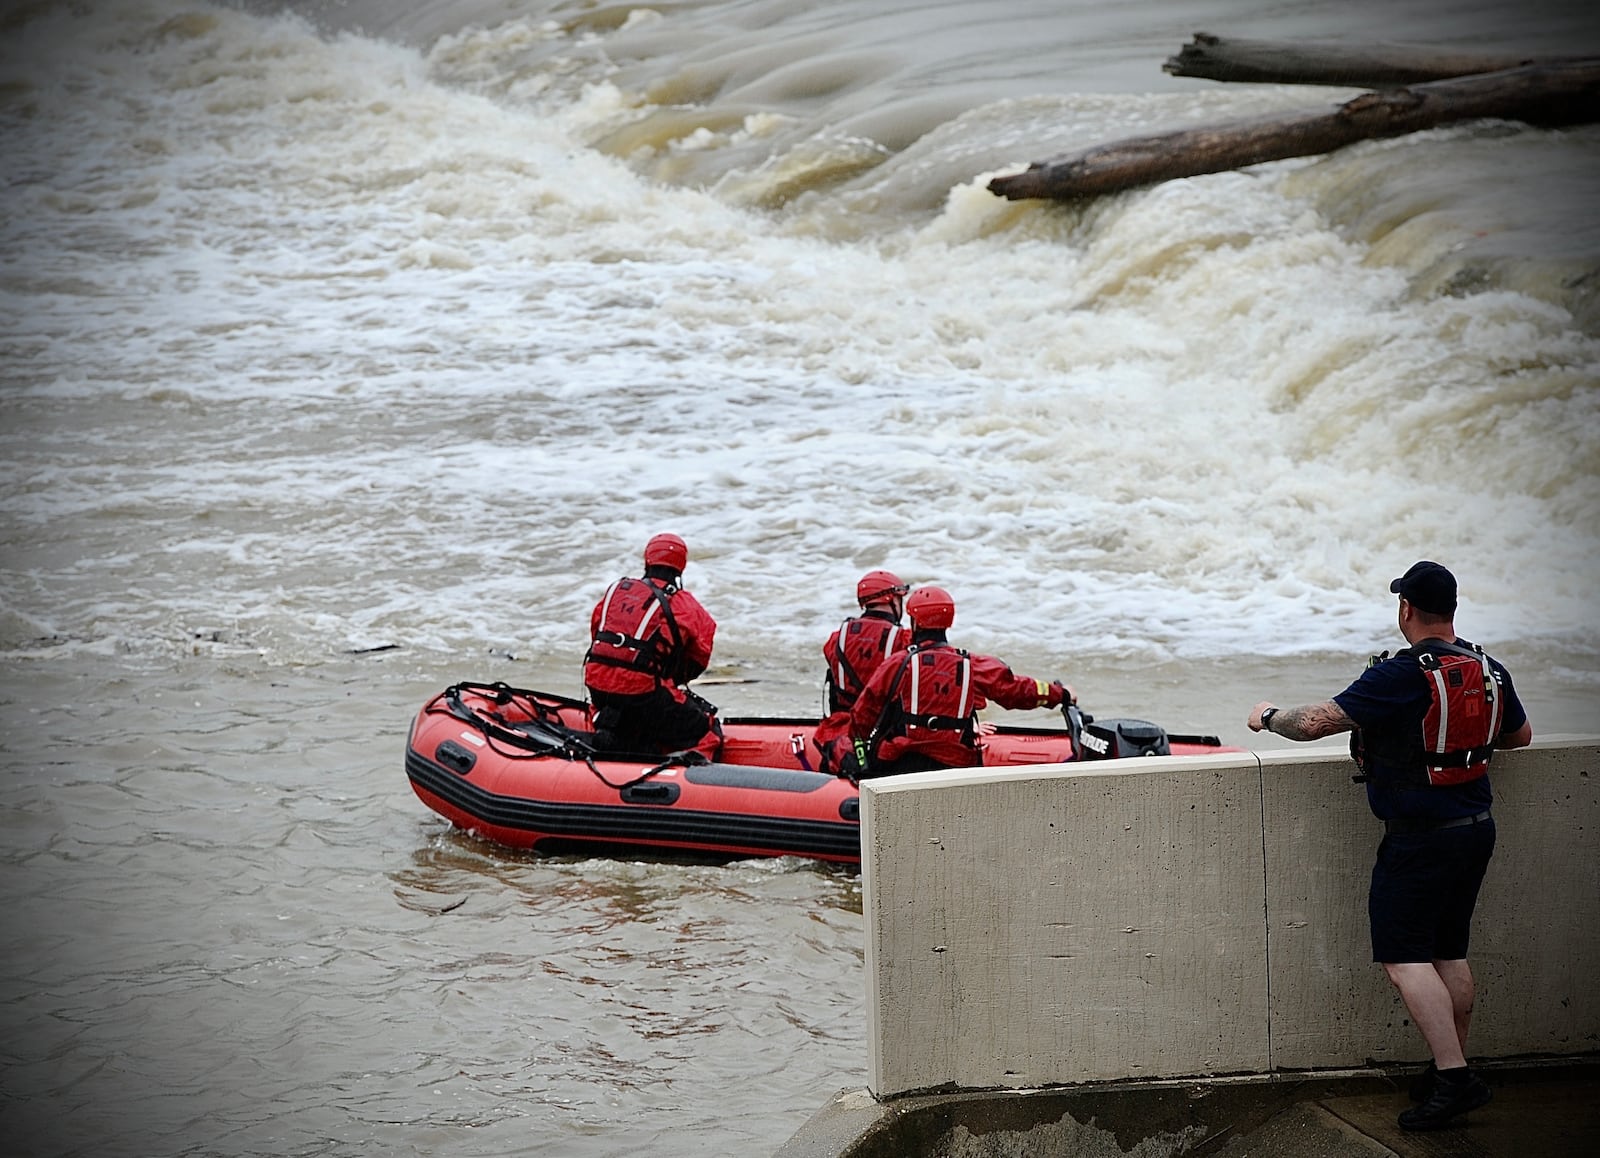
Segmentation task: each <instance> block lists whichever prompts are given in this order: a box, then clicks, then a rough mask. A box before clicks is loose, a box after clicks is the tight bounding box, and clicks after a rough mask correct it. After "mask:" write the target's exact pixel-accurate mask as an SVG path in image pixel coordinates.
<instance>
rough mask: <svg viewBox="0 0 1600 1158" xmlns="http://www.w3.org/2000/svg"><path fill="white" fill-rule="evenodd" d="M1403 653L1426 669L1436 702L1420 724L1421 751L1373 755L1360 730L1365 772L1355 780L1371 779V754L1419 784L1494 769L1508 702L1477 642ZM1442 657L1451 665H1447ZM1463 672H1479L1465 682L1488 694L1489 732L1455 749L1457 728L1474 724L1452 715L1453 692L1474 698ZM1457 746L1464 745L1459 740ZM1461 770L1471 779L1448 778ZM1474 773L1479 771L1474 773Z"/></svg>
mask: <svg viewBox="0 0 1600 1158" xmlns="http://www.w3.org/2000/svg"><path fill="white" fill-rule="evenodd" d="M1401 654H1402V655H1404V654H1410V655H1411V656H1412V657H1413V658H1415V659H1416V661H1417V665H1418V667H1419V668H1420V669H1421V671H1422V678H1423V679H1424V680H1425V681H1426V682H1427V684H1428V693H1429V699H1430V701H1431V702H1430V704H1429V706H1428V710H1427V712H1426V714H1425V715H1424V717H1423V720H1422V721H1421V723H1420V725H1419V731H1420V734H1419V736H1418V740H1417V741H1414V743H1417V747H1415V748H1413V749H1411V751H1410V752H1409V753H1407V752H1398V751H1390V750H1389V749H1388V747H1380V748H1378V749H1377V750H1376V751H1369V750H1368V748H1367V744H1366V742H1365V737H1364V736H1363V735H1362V734H1361V732H1360V730H1359V729H1358V730H1357V731H1356V732H1355V733H1354V734H1353V735H1352V736H1351V742H1350V751H1351V755H1353V756H1354V757H1355V760H1356V764H1357V765H1358V766H1359V767H1360V769H1361V772H1362V774H1361V775H1359V776H1356V777H1353V779H1354V780H1356V781H1357V782H1358V783H1361V782H1364V781H1366V780H1368V779H1370V777H1369V776H1368V775H1367V763H1368V757H1369V756H1376V757H1377V759H1378V760H1379V761H1380V763H1383V764H1385V765H1388V764H1394V765H1396V766H1398V767H1399V768H1400V769H1401V770H1402V774H1403V775H1404V777H1405V778H1406V779H1407V780H1415V781H1416V782H1419V783H1421V784H1426V785H1435V784H1447V785H1448V784H1461V783H1465V782H1467V781H1469V780H1475V779H1477V778H1478V777H1479V776H1482V775H1483V774H1484V773H1485V772H1487V771H1488V765H1489V761H1490V759H1491V758H1492V757H1493V755H1494V742H1495V739H1496V738H1497V737H1498V736H1499V735H1500V725H1501V721H1502V720H1503V719H1504V716H1505V702H1504V698H1503V697H1502V696H1501V695H1500V685H1499V680H1498V679H1496V677H1495V673H1494V667H1493V665H1492V664H1490V662H1489V657H1488V656H1487V655H1486V654H1485V653H1484V650H1483V649H1482V648H1481V647H1478V646H1477V645H1476V644H1472V645H1469V646H1467V647H1461V646H1459V645H1457V644H1454V643H1450V642H1448V641H1446V640H1442V639H1426V640H1422V641H1420V642H1418V643H1417V645H1416V646H1414V647H1412V648H1410V649H1409V652H1408V653H1407V652H1402V653H1401ZM1441 655H1443V656H1445V657H1447V658H1448V659H1450V660H1451V662H1442V661H1441V659H1440V656H1441ZM1384 658H1386V656H1374V657H1373V660H1372V663H1374V664H1376V663H1381V662H1382V661H1383V659H1384ZM1396 658H1398V656H1397V657H1396ZM1462 659H1466V660H1469V661H1471V662H1470V663H1462V662H1460V660H1462ZM1369 666H1371V665H1370V664H1369ZM1463 668H1471V669H1472V670H1473V676H1472V677H1465V678H1470V679H1471V680H1472V683H1473V685H1475V688H1474V690H1477V691H1481V693H1482V695H1483V710H1482V712H1481V715H1482V716H1483V717H1484V719H1483V731H1482V735H1481V736H1478V735H1474V736H1472V737H1471V738H1470V741H1469V743H1468V744H1467V746H1466V747H1458V748H1452V747H1450V742H1451V730H1452V727H1453V726H1454V727H1455V728H1456V729H1457V730H1458V731H1459V730H1461V729H1463V728H1466V727H1469V726H1470V724H1471V718H1470V716H1469V717H1468V718H1467V719H1465V720H1461V721H1457V720H1455V719H1454V718H1453V717H1452V715H1451V690H1452V688H1454V689H1456V690H1457V695H1458V696H1461V695H1470V694H1471V693H1464V692H1463V691H1462V689H1463V687H1464V678H1463V671H1462V669H1463ZM1473 714H1480V713H1476V712H1474V713H1473ZM1456 742H1457V743H1460V742H1461V740H1460V738H1459V737H1458V738H1457V741H1456ZM1456 769H1462V770H1466V771H1468V773H1469V774H1468V775H1466V776H1458V775H1449V774H1448V773H1449V772H1450V771H1452V770H1456ZM1473 769H1478V771H1476V772H1473V771H1472V770H1473ZM1436 774H1439V775H1436Z"/></svg>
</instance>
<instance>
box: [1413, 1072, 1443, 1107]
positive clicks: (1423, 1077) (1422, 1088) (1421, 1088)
mask: <svg viewBox="0 0 1600 1158" xmlns="http://www.w3.org/2000/svg"><path fill="white" fill-rule="evenodd" d="M1438 1078H1439V1067H1438V1066H1436V1065H1434V1064H1433V1062H1429V1063H1428V1068H1427V1069H1425V1070H1423V1071H1422V1072H1421V1073H1420V1074H1418V1075H1417V1076H1416V1077H1414V1078H1412V1079H1411V1088H1410V1090H1408V1091H1407V1092H1408V1093H1409V1094H1410V1095H1411V1100H1412V1101H1413V1102H1426V1101H1427V1100H1428V1095H1429V1094H1431V1093H1433V1086H1434V1083H1435V1082H1436V1081H1437V1080H1438Z"/></svg>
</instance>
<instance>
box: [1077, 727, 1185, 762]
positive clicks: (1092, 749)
mask: <svg viewBox="0 0 1600 1158" xmlns="http://www.w3.org/2000/svg"><path fill="white" fill-rule="evenodd" d="M1077 741H1078V759H1080V760H1116V759H1121V758H1123V757H1125V756H1170V755H1172V747H1171V745H1170V744H1168V743H1167V733H1166V731H1165V730H1164V729H1162V728H1161V727H1159V726H1157V725H1155V724H1152V723H1150V722H1149V721H1148V720H1096V719H1095V718H1094V717H1093V716H1085V717H1084V718H1083V730H1082V731H1081V732H1080V733H1079V734H1078V736H1077Z"/></svg>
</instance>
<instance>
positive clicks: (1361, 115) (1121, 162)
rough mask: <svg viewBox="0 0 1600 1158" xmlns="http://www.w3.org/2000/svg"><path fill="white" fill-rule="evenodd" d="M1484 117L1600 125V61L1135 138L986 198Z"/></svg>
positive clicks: (1127, 181)
mask: <svg viewBox="0 0 1600 1158" xmlns="http://www.w3.org/2000/svg"><path fill="white" fill-rule="evenodd" d="M1484 117H1494V118H1501V119H1505V120H1517V121H1524V122H1527V123H1529V124H1536V125H1545V126H1553V125H1569V124H1582V123H1588V122H1592V121H1595V120H1597V119H1600V59H1587V60H1582V61H1578V62H1575V63H1572V64H1539V65H1529V66H1525V67H1522V68H1514V69H1507V70H1505V71H1503V72H1491V73H1484V74H1481V75H1478V76H1467V77H1457V78H1454V79H1451V80H1441V81H1433V82H1430V83H1428V84H1418V85H1412V86H1410V87H1407V88H1401V89H1393V90H1390V91H1387V92H1367V93H1362V94H1361V95H1360V96H1358V97H1356V98H1354V99H1353V100H1349V101H1346V102H1345V103H1344V104H1342V105H1339V106H1338V107H1336V108H1334V109H1333V110H1332V111H1331V112H1297V113H1291V114H1287V115H1282V116H1271V117H1261V118H1256V119H1252V120H1246V121H1234V122H1231V123H1229V124H1225V125H1218V126H1213V127H1211V128H1199V129H1182V130H1178V131H1175V132H1171V133H1161V134H1157V135H1155V136H1150V137H1133V138H1130V139H1128V140H1124V141H1115V142H1113V143H1111V144H1108V145H1097V146H1095V147H1093V148H1090V149H1083V150H1080V151H1079V152H1076V153H1069V154H1067V155H1066V156H1062V157H1057V158H1054V159H1052V160H1049V161H1036V162H1035V163H1034V164H1032V165H1030V166H1029V167H1028V168H1027V169H1026V170H1024V171H1023V172H1021V173H1014V174H1011V175H1010V176H1005V177H996V178H994V179H993V180H992V181H990V182H989V186H988V188H989V192H991V193H993V194H995V195H996V196H999V197H1004V198H1006V199H1007V200H1009V201H1021V200H1025V199H1027V198H1030V197H1043V198H1051V199H1054V200H1058V201H1070V200H1077V199H1080V198H1085V197H1098V196H1101V195H1103V194H1106V193H1116V192H1120V191H1121V190H1124V189H1133V188H1137V187H1139V186H1141V185H1153V184H1156V183H1157V182H1161V181H1170V180H1174V179H1175V178H1178V177H1194V176H1198V175H1200V174H1202V173H1220V172H1223V171H1225V170H1228V169H1238V168H1242V167H1244V166H1246V165H1257V164H1260V163H1261V162H1263V161H1280V160H1283V159H1284V158H1286V157H1307V156H1312V155H1314V154H1316V153H1326V152H1330V151H1332V150H1334V149H1338V148H1342V147H1344V146H1345V145H1349V144H1353V143H1354V142H1356V141H1361V140H1366V139H1369V138H1371V139H1375V138H1384V137H1398V136H1403V135H1404V134H1406V133H1414V132H1417V131H1418V130H1421V129H1431V128H1435V127H1437V126H1439V125H1444V124H1450V123H1452V122H1455V121H1468V120H1477V119H1480V118H1484Z"/></svg>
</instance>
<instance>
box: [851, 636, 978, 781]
mask: <svg viewBox="0 0 1600 1158" xmlns="http://www.w3.org/2000/svg"><path fill="white" fill-rule="evenodd" d="M977 694H978V693H977V691H976V690H975V689H974V688H973V686H972V659H971V658H970V657H969V656H968V655H967V653H966V652H965V651H963V650H962V649H960V648H957V647H951V646H950V645H949V644H947V643H934V644H926V643H918V644H913V645H912V646H911V647H910V648H908V649H907V651H906V657H905V659H903V660H901V661H900V667H899V669H898V670H897V671H896V672H895V673H894V680H893V682H891V683H890V684H889V694H888V695H887V696H886V697H885V699H884V702H883V713H882V714H881V715H880V716H879V717H878V723H877V726H876V727H875V728H873V730H872V744H871V746H872V750H873V754H874V755H876V753H877V746H878V744H879V743H881V742H882V741H884V740H887V739H889V738H890V737H891V736H904V737H906V739H908V740H911V741H913V742H915V741H916V739H917V733H918V732H919V731H924V732H955V733H957V735H956V737H955V738H956V739H959V740H960V741H961V743H962V744H964V745H966V746H967V747H969V748H971V747H975V746H976V745H977V708H976V707H974V706H973V701H974V699H976V698H977Z"/></svg>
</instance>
